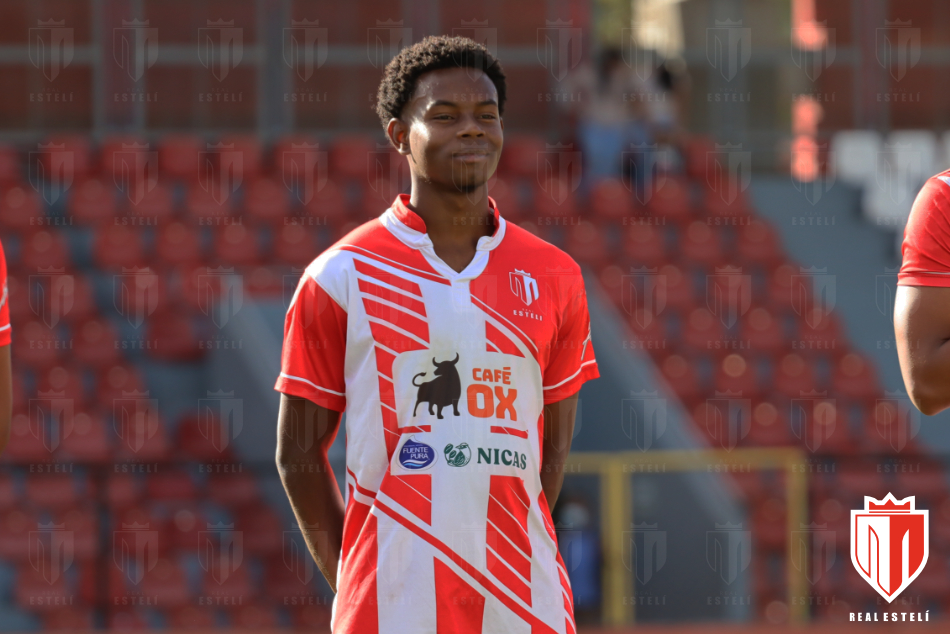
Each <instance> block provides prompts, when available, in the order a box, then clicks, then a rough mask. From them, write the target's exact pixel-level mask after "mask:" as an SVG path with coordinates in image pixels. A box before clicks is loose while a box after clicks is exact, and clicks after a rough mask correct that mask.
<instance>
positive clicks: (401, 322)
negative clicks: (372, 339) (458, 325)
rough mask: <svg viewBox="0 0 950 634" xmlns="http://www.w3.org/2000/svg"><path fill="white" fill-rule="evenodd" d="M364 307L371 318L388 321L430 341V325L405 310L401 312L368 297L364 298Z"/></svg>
mask: <svg viewBox="0 0 950 634" xmlns="http://www.w3.org/2000/svg"><path fill="white" fill-rule="evenodd" d="M363 307H364V308H365V309H366V314H367V315H369V316H370V317H375V318H376V319H382V320H383V321H387V322H389V323H391V324H392V325H394V326H396V327H397V328H400V329H402V330H405V331H406V332H408V333H411V334H413V335H415V336H416V337H418V338H419V339H422V340H423V341H429V324H427V323H426V322H425V321H424V320H422V319H419V318H418V317H414V316H413V315H411V314H409V313H407V312H406V311H404V310H399V309H397V308H396V307H395V306H390V305H389V304H381V303H379V302H377V301H376V300H375V299H370V298H368V297H364V298H363Z"/></svg>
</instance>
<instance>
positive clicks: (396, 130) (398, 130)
mask: <svg viewBox="0 0 950 634" xmlns="http://www.w3.org/2000/svg"><path fill="white" fill-rule="evenodd" d="M386 132H387V136H388V137H389V142H390V143H392V146H393V147H394V148H396V151H397V152H399V153H400V154H409V126H407V125H406V124H405V123H403V122H402V121H400V120H399V119H395V118H393V119H390V120H389V125H388V126H387V128H386Z"/></svg>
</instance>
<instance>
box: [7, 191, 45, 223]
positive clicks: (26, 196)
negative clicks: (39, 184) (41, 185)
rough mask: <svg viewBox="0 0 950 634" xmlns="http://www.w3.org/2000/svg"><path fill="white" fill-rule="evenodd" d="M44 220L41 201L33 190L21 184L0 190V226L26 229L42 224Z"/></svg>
mask: <svg viewBox="0 0 950 634" xmlns="http://www.w3.org/2000/svg"><path fill="white" fill-rule="evenodd" d="M44 220H45V214H44V212H43V201H42V200H41V199H40V196H39V194H37V193H36V192H35V191H34V190H32V189H30V188H28V187H25V186H23V185H13V186H11V187H9V188H6V189H3V190H0V227H3V228H5V229H9V230H11V231H26V230H29V229H31V228H35V227H39V226H42V224H43V221H44Z"/></svg>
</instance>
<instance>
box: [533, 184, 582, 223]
mask: <svg viewBox="0 0 950 634" xmlns="http://www.w3.org/2000/svg"><path fill="white" fill-rule="evenodd" d="M533 200H534V212H535V214H537V216H538V217H539V219H541V218H566V217H570V216H576V215H577V214H578V213H579V209H578V206H579V202H578V200H577V196H576V195H575V193H574V192H573V191H571V186H570V183H569V182H567V181H565V180H563V179H559V178H557V177H551V178H550V179H549V180H548V181H547V182H546V184H545V185H543V186H542V185H539V184H537V183H535V187H534V189H533ZM539 221H540V220H539Z"/></svg>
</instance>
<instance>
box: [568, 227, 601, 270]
mask: <svg viewBox="0 0 950 634" xmlns="http://www.w3.org/2000/svg"><path fill="white" fill-rule="evenodd" d="M605 231H607V229H606V228H601V227H599V226H597V225H595V224H593V223H591V222H587V221H586V220H582V221H580V222H579V223H578V224H576V225H571V226H569V227H567V244H566V248H565V250H566V251H567V253H568V254H569V255H571V257H573V258H574V259H576V260H579V261H582V262H585V263H587V264H589V265H590V266H594V267H600V266H603V265H604V264H607V263H608V262H609V261H610V260H611V259H612V254H611V251H612V249H611V248H610V244H609V243H608V241H607V237H606V236H605V235H604V233H605Z"/></svg>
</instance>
